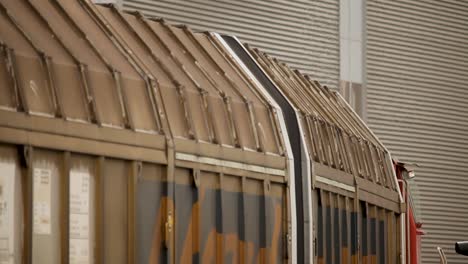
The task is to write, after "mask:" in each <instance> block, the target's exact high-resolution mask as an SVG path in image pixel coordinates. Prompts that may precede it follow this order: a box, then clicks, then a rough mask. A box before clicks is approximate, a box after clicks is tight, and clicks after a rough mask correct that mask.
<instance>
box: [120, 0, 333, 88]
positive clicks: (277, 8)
mask: <svg viewBox="0 0 468 264" xmlns="http://www.w3.org/2000/svg"><path fill="white" fill-rule="evenodd" d="M122 7H123V8H124V9H126V10H139V11H141V12H142V13H143V14H145V15H147V16H148V17H163V18H165V19H167V20H168V21H170V22H172V23H182V24H186V25H189V26H190V27H191V28H192V29H195V30H203V31H206V30H209V31H215V32H219V33H225V34H231V35H235V36H237V37H238V38H239V39H240V40H241V41H242V42H245V43H249V44H251V45H252V46H253V47H257V48H260V49H262V50H263V51H266V52H268V53H269V54H271V55H274V56H275V57H277V58H279V59H281V60H282V61H284V62H286V63H288V64H289V65H291V66H293V67H294V68H296V69H299V70H301V71H303V72H304V73H307V74H310V75H311V76H314V78H315V79H317V80H319V81H320V82H321V83H322V84H324V85H327V86H329V87H331V88H337V87H338V79H339V52H340V49H339V47H340V46H339V45H340V43H339V34H338V31H339V22H338V17H339V2H338V1H336V0H324V1H305V0H304V1H301V0H293V1H284V0H271V1H258V0H236V1H232V0H216V1H213V0H158V1H152V0H125V1H123V3H122Z"/></svg>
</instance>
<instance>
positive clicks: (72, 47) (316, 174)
mask: <svg viewBox="0 0 468 264" xmlns="http://www.w3.org/2000/svg"><path fill="white" fill-rule="evenodd" d="M0 201H1V202H2V211H1V213H0V240H2V242H1V244H0V261H3V262H2V263H47V264H49V263H50V264H53V263H117V264H118V263H368V264H371V263H404V262H405V259H406V258H405V256H404V255H405V251H404V250H403V249H404V248H405V239H404V237H405V236H404V232H405V228H404V226H402V225H404V223H405V222H404V221H403V220H402V219H404V213H405V204H404V202H403V199H402V196H401V194H400V191H399V187H398V183H397V178H396V176H395V172H394V169H393V163H392V160H391V156H390V153H389V152H388V150H387V149H386V148H385V147H384V146H383V145H382V144H381V142H380V141H379V140H378V139H377V138H376V137H375V136H374V134H373V133H372V132H371V131H370V130H369V128H368V127H367V126H366V125H365V124H364V123H363V122H362V121H361V120H360V118H359V117H358V116H357V115H356V114H355V113H354V112H353V110H352V109H351V108H350V107H349V105H347V103H346V102H345V101H344V100H343V98H342V97H341V96H340V95H339V94H337V93H336V92H334V91H331V90H330V89H328V88H327V87H323V86H321V85H320V84H319V83H317V82H314V81H313V80H312V79H311V78H310V77H309V76H305V75H302V74H301V73H300V72H298V71H294V70H292V69H290V68H289V67H288V66H287V65H285V64H283V63H280V62H278V61H277V60H276V59H274V58H272V57H270V56H268V55H267V54H265V53H263V52H261V51H259V50H256V49H253V48H251V47H249V46H248V45H243V44H242V43H240V42H239V41H238V40H237V39H236V38H235V37H231V36H221V35H219V34H216V33H209V32H208V33H206V32H205V33H199V32H197V33H196V32H192V31H191V30H190V29H188V28H187V27H184V26H173V25H169V24H167V23H166V22H165V21H164V20H161V19H154V18H147V17H145V16H143V15H142V14H139V13H125V12H122V11H121V10H119V9H117V8H115V7H113V6H96V5H93V4H92V3H90V2H89V1H88V0H75V1H69V0H0Z"/></svg>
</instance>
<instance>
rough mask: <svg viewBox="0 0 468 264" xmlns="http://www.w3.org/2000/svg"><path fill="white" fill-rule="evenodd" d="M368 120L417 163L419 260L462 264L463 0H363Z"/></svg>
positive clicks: (465, 168)
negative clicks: (442, 257)
mask: <svg viewBox="0 0 468 264" xmlns="http://www.w3.org/2000/svg"><path fill="white" fill-rule="evenodd" d="M366 14H367V19H366V30H367V56H366V71H367V76H366V78H367V104H368V123H369V125H370V127H371V128H372V130H373V131H374V132H375V133H376V134H377V135H378V136H379V138H380V139H381V140H382V141H383V142H384V144H385V145H386V146H387V147H388V148H389V149H390V151H391V152H392V153H393V155H394V156H395V157H398V158H399V159H400V160H401V161H403V162H410V163H417V164H419V165H420V167H419V168H417V169H416V175H417V178H416V182H417V184H418V189H419V192H418V193H417V196H418V197H416V198H417V200H418V202H417V205H418V206H419V209H420V211H421V216H422V222H423V229H424V230H425V231H427V235H426V236H424V237H423V247H422V259H421V260H422V262H421V263H425V264H426V263H427V264H435V263H439V260H438V256H437V251H436V247H437V246H441V247H442V248H444V250H445V251H446V252H447V253H448V254H447V255H448V262H449V263H466V262H467V259H466V257H462V256H458V255H456V254H455V253H454V250H453V247H454V242H455V241H459V240H467V239H468V203H467V202H466V201H467V200H468V181H467V179H468V1H435V0H424V1H408V0H401V1H379V0H367V4H366Z"/></svg>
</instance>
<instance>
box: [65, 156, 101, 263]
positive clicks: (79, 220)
mask: <svg viewBox="0 0 468 264" xmlns="http://www.w3.org/2000/svg"><path fill="white" fill-rule="evenodd" d="M93 171H94V167H93V160H91V159H86V158H85V157H74V160H73V165H72V166H71V169H70V172H69V261H70V263H71V264H75V263H90V264H92V263H94V247H95V238H94V234H95V214H94V212H95V211H94V208H95V207H94V205H95V203H94V201H95V177H94V173H93Z"/></svg>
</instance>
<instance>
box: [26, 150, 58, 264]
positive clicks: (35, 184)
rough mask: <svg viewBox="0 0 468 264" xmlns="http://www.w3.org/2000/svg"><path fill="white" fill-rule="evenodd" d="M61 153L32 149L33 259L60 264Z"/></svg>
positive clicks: (35, 263)
mask: <svg viewBox="0 0 468 264" xmlns="http://www.w3.org/2000/svg"><path fill="white" fill-rule="evenodd" d="M61 161H62V160H61V159H60V156H59V155H58V154H56V153H53V152H48V151H41V150H35V151H34V162H33V168H32V170H33V171H32V190H33V192H32V194H33V199H32V203H33V208H32V209H33V211H32V260H33V263H34V264H54V263H57V264H58V263H60V260H61V259H60V231H61V230H60V227H61V224H60V212H59V208H60V201H61V199H60V180H61V179H60V171H61V169H60V167H59V164H62V163H61Z"/></svg>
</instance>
